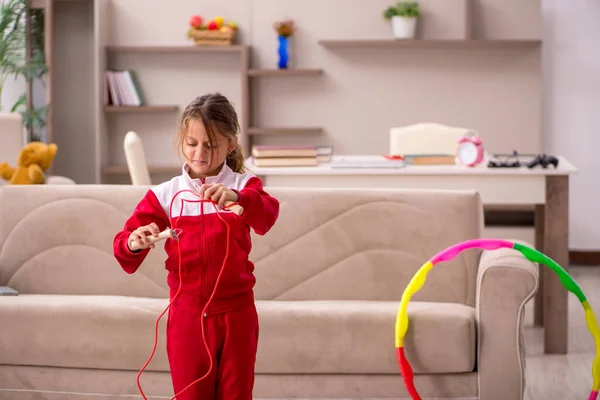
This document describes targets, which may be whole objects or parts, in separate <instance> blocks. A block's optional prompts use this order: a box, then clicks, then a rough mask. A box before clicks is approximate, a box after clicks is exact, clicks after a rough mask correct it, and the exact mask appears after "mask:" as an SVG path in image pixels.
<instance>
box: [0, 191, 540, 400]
mask: <svg viewBox="0 0 600 400" xmlns="http://www.w3.org/2000/svg"><path fill="white" fill-rule="evenodd" d="M146 190H147V187H143V186H125V185H123V186H120V185H115V186H103V185H65V186H52V185H50V186H48V185H42V186H25V187H18V186H5V187H1V188H0V249H1V252H0V285H9V286H11V287H14V288H15V289H17V290H18V291H19V292H20V295H19V296H15V297H8V296H6V297H0V321H1V322H0V399H2V400H4V399H11V400H12V399H67V400H70V399H88V398H89V399H104V398H106V399H111V400H115V399H130V398H132V397H131V396H135V395H137V394H138V391H137V386H136V374H137V372H138V371H139V369H140V368H141V366H142V365H143V364H144V362H145V361H146V359H147V357H148V355H149V354H150V351H151V348H152V344H153V340H154V323H155V320H156V317H157V316H158V315H159V313H160V312H161V311H163V309H164V308H165V306H166V305H167V300H166V297H167V293H168V292H167V288H166V284H165V277H166V272H165V270H164V266H163V260H164V252H163V250H162V246H157V248H156V249H155V250H154V251H151V252H150V255H149V256H148V258H147V259H146V261H145V262H144V264H143V265H142V267H141V269H140V270H139V271H138V272H137V273H136V274H133V275H128V274H126V273H124V272H123V271H122V270H121V269H120V267H119V265H118V264H117V262H116V261H115V260H114V258H113V254H112V239H113V236H114V234H115V232H117V231H118V230H119V229H121V227H122V225H123V223H124V222H125V219H126V218H127V217H128V215H129V214H130V213H131V211H132V209H133V207H134V206H135V204H136V203H137V201H138V200H139V199H141V197H142V196H143V194H144V193H145V191H146ZM267 190H268V191H269V193H271V194H273V195H274V196H276V197H277V198H279V200H280V201H281V214H280V218H279V220H278V222H277V224H276V225H275V227H274V228H273V229H272V230H271V231H270V232H269V233H268V234H267V235H266V236H262V237H261V236H257V235H254V236H253V237H254V247H253V250H252V259H253V260H254V261H255V263H256V276H257V279H258V282H257V286H256V297H257V305H258V310H259V318H260V340H259V351H258V359H257V364H256V373H257V375H256V383H255V397H256V398H361V399H364V398H369V399H372V398H385V399H407V398H409V397H408V395H407V392H406V390H405V388H404V384H403V381H402V378H401V376H400V373H399V369H398V365H397V361H396V356H395V344H394V324H395V319H396V314H397V310H398V305H399V302H400V297H401V295H402V292H403V290H404V287H405V285H406V284H407V282H408V281H409V280H410V279H411V277H412V276H413V275H414V273H415V272H416V271H417V269H418V268H419V267H420V266H421V265H422V264H423V263H424V262H426V261H427V260H428V259H429V258H430V257H432V256H433V255H434V254H436V253H437V252H439V251H441V250H443V249H444V248H446V247H448V246H450V245H453V244H455V243H458V242H460V241H463V240H467V239H472V238H477V237H479V235H480V234H481V232H482V225H483V221H482V205H481V202H480V198H479V196H478V195H477V194H476V193H474V192H450V191H445V192H444V191H440V192H431V191H410V190H406V191H405V190H360V191H357V190H351V189H348V190H343V189H292V188H267ZM537 273H538V272H537V268H536V265H534V264H532V263H530V262H528V261H526V260H525V259H524V258H523V257H522V256H521V255H520V254H519V253H517V252H515V251H513V250H496V251H480V250H477V249H471V250H467V251H464V252H463V253H461V254H460V255H459V256H458V257H456V258H455V259H454V260H453V261H449V262H445V263H442V264H439V265H437V266H436V267H435V268H434V269H433V270H432V271H431V272H430V273H429V276H428V279H427V282H426V284H425V285H424V286H423V288H422V289H421V291H420V292H418V293H417V294H416V295H415V296H414V297H413V300H412V301H411V303H410V304H409V318H410V320H411V325H410V328H409V330H408V333H407V339H406V349H407V350H406V351H407V354H408V357H409V360H410V361H411V363H412V366H413V368H414V371H415V373H416V376H415V384H416V386H417V389H418V390H419V392H420V394H421V396H422V397H423V398H424V399H432V398H435V399H462V400H465V399H483V400H517V399H521V398H522V395H523V391H524V385H525V382H524V357H523V341H522V336H521V334H522V327H523V326H522V323H523V313H524V305H525V303H526V302H527V301H528V300H529V299H530V298H531V297H532V296H533V295H534V292H535V291H536V290H537V285H538V276H537ZM164 327H165V318H163V320H162V321H161V331H160V341H159V344H158V350H157V352H156V355H155V357H154V360H153V362H152V363H151V364H150V366H149V368H148V369H147V371H146V372H145V373H144V374H143V375H142V387H143V388H144V390H145V392H146V394H147V395H152V396H169V395H172V389H171V385H170V378H169V374H168V363H167V358H166V354H165V350H164V349H165V342H164ZM91 394H94V395H93V396H92V395H91ZM137 398H139V397H137ZM149 398H150V397H149ZM154 398H168V397H154Z"/></svg>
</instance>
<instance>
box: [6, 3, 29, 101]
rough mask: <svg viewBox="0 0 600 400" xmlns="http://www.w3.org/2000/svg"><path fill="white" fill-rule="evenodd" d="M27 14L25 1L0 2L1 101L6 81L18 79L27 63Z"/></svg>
mask: <svg viewBox="0 0 600 400" xmlns="http://www.w3.org/2000/svg"><path fill="white" fill-rule="evenodd" d="M25 14H26V5H25V2H24V1H21V0H9V1H3V2H0V101H1V95H2V88H3V87H4V84H5V82H6V79H7V78H8V77H9V76H14V77H15V79H16V78H17V77H18V73H19V69H20V68H21V67H22V65H23V64H24V63H25V43H26V41H25ZM2 109H3V107H2V104H0V111H2Z"/></svg>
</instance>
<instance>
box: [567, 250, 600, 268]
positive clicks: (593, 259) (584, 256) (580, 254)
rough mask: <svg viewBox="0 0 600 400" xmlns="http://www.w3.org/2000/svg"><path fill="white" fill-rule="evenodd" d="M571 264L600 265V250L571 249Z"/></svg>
mask: <svg viewBox="0 0 600 400" xmlns="http://www.w3.org/2000/svg"><path fill="white" fill-rule="evenodd" d="M569 264H571V265H594V266H600V250H590V251H581V250H571V251H569Z"/></svg>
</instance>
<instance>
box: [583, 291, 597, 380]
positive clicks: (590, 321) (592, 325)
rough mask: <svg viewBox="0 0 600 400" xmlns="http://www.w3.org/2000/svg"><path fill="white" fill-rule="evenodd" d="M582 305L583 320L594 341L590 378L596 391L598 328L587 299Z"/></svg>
mask: <svg viewBox="0 0 600 400" xmlns="http://www.w3.org/2000/svg"><path fill="white" fill-rule="evenodd" d="M582 305H583V309H584V310H585V322H586V324H587V327H588V329H589V330H590V332H591V333H592V336H593V337H594V342H595V344H596V357H595V358H594V362H593V364H592V378H593V379H594V382H593V384H592V389H593V390H595V391H598V389H600V328H598V322H597V321H596V316H595V315H594V311H593V310H592V307H591V306H590V304H589V303H588V302H587V300H586V301H584V302H583V303H582Z"/></svg>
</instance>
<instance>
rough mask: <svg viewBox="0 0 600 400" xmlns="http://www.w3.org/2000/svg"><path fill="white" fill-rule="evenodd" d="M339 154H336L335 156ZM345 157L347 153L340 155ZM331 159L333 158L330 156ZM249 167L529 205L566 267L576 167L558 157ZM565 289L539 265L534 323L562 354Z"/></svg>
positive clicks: (269, 182) (288, 181)
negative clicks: (516, 162)
mask: <svg viewBox="0 0 600 400" xmlns="http://www.w3.org/2000/svg"><path fill="white" fill-rule="evenodd" d="M338 157H339V156H338ZM344 157H348V156H344ZM334 158H335V157H334ZM246 166H247V167H248V169H250V171H252V172H253V173H254V174H256V175H257V176H259V177H260V178H261V179H262V180H263V183H264V185H265V186H280V187H281V186H304V187H363V188H384V187H392V188H414V189H451V190H452V189H453V190H456V189H459V190H460V189H467V190H473V189H475V190H477V191H478V192H479V193H480V195H481V197H482V201H483V203H484V205H485V206H486V207H490V206H491V207H495V206H498V207H507V206H533V207H535V211H536V212H535V214H536V223H535V225H536V243H535V246H536V247H537V248H538V249H539V250H540V251H542V252H543V253H545V254H546V255H547V256H548V257H550V258H552V259H554V260H555V261H556V262H557V263H558V264H559V265H561V266H562V267H563V268H565V269H566V270H567V271H568V263H569V249H568V246H569V175H571V174H574V173H576V172H577V168H576V167H574V166H573V165H572V164H571V163H569V162H568V161H567V160H566V159H564V158H562V157H559V165H558V168H556V169H555V168H554V167H553V166H550V167H549V168H547V169H543V168H542V167H540V166H538V167H535V168H533V169H528V168H518V169H517V168H487V167H485V166H482V167H477V168H466V167H461V166H454V165H452V166H445V165H444V166H408V165H407V166H405V167H404V168H332V167H331V166H330V165H328V164H322V165H319V166H318V167H277V168H275V167H268V168H267V167H257V166H254V165H253V164H252V159H251V158H249V159H247V160H246ZM568 295H569V292H568V291H567V290H566V289H565V288H564V286H563V285H562V284H561V283H560V280H559V279H558V277H557V275H556V274H555V273H554V272H553V271H552V270H551V269H550V268H548V267H546V266H540V290H538V294H537V296H536V300H535V318H534V319H535V322H536V324H538V325H543V326H545V333H544V335H545V336H544V341H545V343H544V350H545V352H546V353H552V354H565V353H567V351H568V348H567V318H568V315H567V310H568V308H567V300H568Z"/></svg>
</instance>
